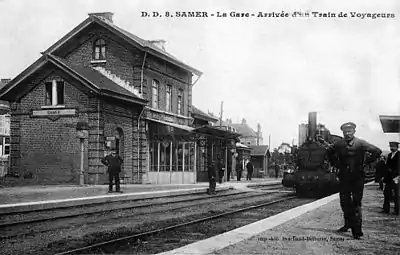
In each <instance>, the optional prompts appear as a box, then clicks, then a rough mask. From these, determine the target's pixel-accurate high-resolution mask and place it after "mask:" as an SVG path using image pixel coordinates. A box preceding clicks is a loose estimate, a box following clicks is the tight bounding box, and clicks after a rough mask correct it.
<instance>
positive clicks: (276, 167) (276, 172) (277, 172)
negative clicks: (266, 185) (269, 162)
mask: <svg viewBox="0 0 400 255" xmlns="http://www.w3.org/2000/svg"><path fill="white" fill-rule="evenodd" d="M278 176H279V165H278V164H277V163H276V162H275V178H276V179H278Z"/></svg>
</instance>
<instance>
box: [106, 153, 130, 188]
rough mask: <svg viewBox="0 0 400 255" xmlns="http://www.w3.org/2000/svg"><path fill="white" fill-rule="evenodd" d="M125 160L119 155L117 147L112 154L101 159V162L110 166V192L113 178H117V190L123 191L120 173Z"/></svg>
mask: <svg viewBox="0 0 400 255" xmlns="http://www.w3.org/2000/svg"><path fill="white" fill-rule="evenodd" d="M123 162H124V161H123V160H122V158H121V157H120V156H119V155H117V153H116V151H115V149H114V150H111V154H110V155H107V156H105V157H104V158H102V159H101V163H103V164H104V165H106V166H107V167H108V193H112V189H113V180H115V189H116V192H119V193H121V189H120V183H119V173H120V172H121V164H122V163H123Z"/></svg>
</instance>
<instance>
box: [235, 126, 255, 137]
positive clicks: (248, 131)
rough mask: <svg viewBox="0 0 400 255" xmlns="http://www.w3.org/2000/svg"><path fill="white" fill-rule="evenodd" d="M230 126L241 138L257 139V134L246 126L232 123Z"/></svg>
mask: <svg viewBox="0 0 400 255" xmlns="http://www.w3.org/2000/svg"><path fill="white" fill-rule="evenodd" d="M230 125H231V126H232V127H234V128H235V129H236V130H237V131H238V132H239V133H241V134H242V136H252V137H257V133H256V132H255V131H254V130H253V129H252V128H251V127H249V125H247V124H238V123H232V124H230Z"/></svg>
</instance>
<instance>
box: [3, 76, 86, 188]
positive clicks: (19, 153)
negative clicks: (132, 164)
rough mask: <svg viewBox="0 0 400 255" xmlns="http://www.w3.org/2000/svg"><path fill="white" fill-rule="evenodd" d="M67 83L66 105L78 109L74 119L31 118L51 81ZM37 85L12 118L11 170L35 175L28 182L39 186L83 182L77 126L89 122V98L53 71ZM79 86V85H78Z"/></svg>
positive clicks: (38, 79) (43, 99) (25, 97)
mask: <svg viewBox="0 0 400 255" xmlns="http://www.w3.org/2000/svg"><path fill="white" fill-rule="evenodd" d="M53 79H56V80H64V81H65V85H64V86H65V89H64V91H65V92H64V93H65V98H64V100H65V106H66V108H75V109H77V111H78V114H77V115H76V116H74V117H61V118H60V119H58V120H54V121H53V120H50V119H47V118H31V117H30V116H29V113H30V111H31V110H40V109H41V106H43V105H44V102H45V86H44V83H45V82H47V81H51V80H53ZM36 81H39V84H37V86H35V87H34V88H33V89H32V90H31V91H30V92H29V93H28V94H26V95H25V96H23V97H22V98H21V99H20V102H19V103H17V109H13V110H12V117H11V171H12V172H19V173H20V175H21V176H23V174H24V173H26V172H30V173H32V175H33V176H32V177H33V178H32V179H26V180H24V181H25V182H29V183H37V184H57V183H74V184H77V183H79V170H80V143H79V139H78V138H76V130H75V126H76V123H77V122H78V121H88V113H90V112H91V111H92V109H91V106H90V104H89V99H88V97H87V96H86V95H85V94H84V93H83V92H82V91H81V90H79V89H78V88H77V87H76V84H74V85H73V84H71V83H70V82H69V81H68V77H63V76H60V75H59V74H58V72H53V73H52V74H51V75H49V76H47V77H40V76H38V77H37V79H36ZM78 87H79V86H78ZM84 146H85V151H84V153H85V161H84V167H85V169H87V168H88V160H87V158H88V157H87V156H88V141H87V140H86V142H85V145H84Z"/></svg>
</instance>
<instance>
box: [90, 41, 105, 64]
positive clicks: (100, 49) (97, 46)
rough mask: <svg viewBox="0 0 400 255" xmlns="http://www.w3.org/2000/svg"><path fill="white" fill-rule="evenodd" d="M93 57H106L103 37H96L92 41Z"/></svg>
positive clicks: (99, 58) (102, 58)
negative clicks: (96, 38)
mask: <svg viewBox="0 0 400 255" xmlns="http://www.w3.org/2000/svg"><path fill="white" fill-rule="evenodd" d="M93 59H94V60H105V59H106V42H105V41H104V40H103V39H98V40H96V41H95V42H94V50H93Z"/></svg>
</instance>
